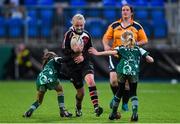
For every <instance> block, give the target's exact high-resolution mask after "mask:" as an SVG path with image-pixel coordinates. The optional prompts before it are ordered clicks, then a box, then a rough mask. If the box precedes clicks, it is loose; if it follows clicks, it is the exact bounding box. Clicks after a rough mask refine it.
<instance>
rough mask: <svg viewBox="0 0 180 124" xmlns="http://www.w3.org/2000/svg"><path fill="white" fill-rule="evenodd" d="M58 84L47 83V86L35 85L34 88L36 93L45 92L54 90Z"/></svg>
mask: <svg viewBox="0 0 180 124" xmlns="http://www.w3.org/2000/svg"><path fill="white" fill-rule="evenodd" d="M58 85H59V83H58V82H57V83H48V84H42V85H36V88H37V90H38V91H42V92H46V91H47V89H48V90H54V89H55V88H56V87H57V86H58Z"/></svg>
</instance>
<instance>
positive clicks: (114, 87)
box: [110, 85, 118, 95]
mask: <svg viewBox="0 0 180 124" xmlns="http://www.w3.org/2000/svg"><path fill="white" fill-rule="evenodd" d="M110 86H111V90H112V92H113V95H115V94H116V92H117V90H118V86H112V85H110Z"/></svg>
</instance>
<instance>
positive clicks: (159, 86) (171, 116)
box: [0, 81, 180, 123]
mask: <svg viewBox="0 0 180 124" xmlns="http://www.w3.org/2000/svg"><path fill="white" fill-rule="evenodd" d="M63 87H64V94H65V105H66V107H67V109H68V110H69V111H70V112H72V113H73V114H74V111H75V89H74V87H73V85H72V84H71V83H63ZM97 88H98V93H99V101H100V105H101V106H102V107H103V108H104V113H103V114H102V116H100V117H95V114H94V112H93V107H92V104H91V101H90V98H89V94H88V88H87V86H86V94H85V98H84V101H83V116H82V117H79V118H77V117H72V118H60V117H59V110H58V106H57V100H56V99H57V98H56V92H55V91H49V92H47V94H46V96H45V98H44V101H43V104H42V105H41V106H40V107H39V108H38V109H37V110H36V111H35V112H34V113H33V116H32V117H31V118H23V117H22V114H23V113H24V112H25V111H26V110H27V109H28V108H29V107H30V105H31V104H32V102H34V100H35V98H36V87H35V84H34V83H33V82H31V81H29V82H28V81H27V83H23V82H22V81H21V82H16V81H0V123H73V122H74V123H112V122H116V123H119V122H124V123H128V122H129V119H130V116H131V111H129V112H122V118H121V119H120V120H115V121H110V120H109V119H108V116H109V113H110V112H111V110H110V109H109V102H110V100H111V99H112V93H111V90H110V88H109V83H107V82H106V83H97ZM138 97H139V122H141V123H174V122H179V123H180V84H176V85H172V84H168V83H139V85H138ZM130 105H131V103H129V108H131V107H130ZM120 108H121V106H120ZM119 111H120V109H119Z"/></svg>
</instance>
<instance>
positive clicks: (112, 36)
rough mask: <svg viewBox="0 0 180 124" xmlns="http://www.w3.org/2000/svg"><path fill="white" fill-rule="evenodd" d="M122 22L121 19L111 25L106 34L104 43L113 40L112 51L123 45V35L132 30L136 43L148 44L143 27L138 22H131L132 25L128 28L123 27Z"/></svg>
mask: <svg viewBox="0 0 180 124" xmlns="http://www.w3.org/2000/svg"><path fill="white" fill-rule="evenodd" d="M121 22H122V20H121V19H119V20H118V21H115V22H113V23H112V24H111V25H109V27H108V29H107V31H106V33H105V34H104V36H103V41H107V42H110V41H111V40H113V43H112V49H113V48H115V47H117V46H121V45H122V41H121V35H122V34H123V33H124V32H125V31H126V30H130V31H132V32H133V35H134V38H135V41H136V42H141V41H143V42H148V39H147V36H146V33H145V31H144V29H143V27H142V26H141V25H140V24H139V23H138V22H136V21H134V20H131V24H130V25H129V26H127V27H126V28H124V27H123V26H122V25H121Z"/></svg>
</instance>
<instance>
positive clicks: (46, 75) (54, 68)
mask: <svg viewBox="0 0 180 124" xmlns="http://www.w3.org/2000/svg"><path fill="white" fill-rule="evenodd" d="M59 58H60V57H55V58H54V59H51V60H49V62H48V63H47V64H46V65H45V66H44V68H43V70H42V71H41V72H40V73H39V75H38V77H37V80H36V84H37V85H44V84H48V83H59V69H60V67H61V63H60V62H59V61H58V60H59Z"/></svg>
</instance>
